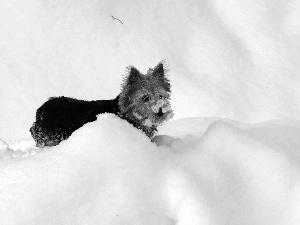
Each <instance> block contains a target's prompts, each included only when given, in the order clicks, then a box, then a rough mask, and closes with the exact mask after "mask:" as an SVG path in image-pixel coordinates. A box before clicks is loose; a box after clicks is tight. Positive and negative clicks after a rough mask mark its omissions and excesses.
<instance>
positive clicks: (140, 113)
mask: <svg viewBox="0 0 300 225" xmlns="http://www.w3.org/2000/svg"><path fill="white" fill-rule="evenodd" d="M128 71H129V73H128V76H126V77H125V78H124V83H123V85H122V91H121V93H120V94H119V95H118V96H117V97H116V98H115V99H112V100H96V101H85V100H78V99H75V98H69V97H64V96H60V97H51V98H50V99H49V100H48V101H47V102H45V103H44V104H43V105H42V106H41V107H40V108H39V109H38V110H37V112H36V122H34V123H33V125H32V127H31V128H30V132H31V135H32V137H33V138H34V140H35V141H36V145H37V147H44V146H55V145H57V144H59V143H60V142H61V141H62V140H66V139H68V138H69V136H70V135H71V134H72V133H73V132H74V131H75V130H77V129H78V128H80V127H82V126H83V125H84V124H86V123H89V122H93V121H95V120H96V119H97V115H98V114H102V113H113V114H116V115H118V116H119V117H121V118H123V119H125V120H127V121H128V122H129V123H131V124H133V125H134V126H135V127H136V128H138V129H141V130H142V131H143V132H144V133H145V134H146V135H147V136H148V137H150V138H152V137H153V135H154V133H155V132H156V131H157V127H158V126H159V125H160V124H161V123H163V122H165V121H167V120H169V119H170V118H172V117H173V110H171V106H170V102H169V99H170V93H171V90H170V88H171V85H170V81H169V79H168V78H167V77H166V74H165V69H164V65H163V62H160V63H159V64H158V65H157V66H156V67H155V68H154V69H149V70H148V72H147V74H145V75H143V74H141V73H140V72H139V71H138V70H137V69H136V68H135V67H133V66H130V67H128Z"/></svg>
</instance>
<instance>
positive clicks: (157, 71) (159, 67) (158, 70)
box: [152, 62, 165, 78]
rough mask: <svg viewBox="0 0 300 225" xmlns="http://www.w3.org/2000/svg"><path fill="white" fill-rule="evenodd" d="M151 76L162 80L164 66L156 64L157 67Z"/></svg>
mask: <svg viewBox="0 0 300 225" xmlns="http://www.w3.org/2000/svg"><path fill="white" fill-rule="evenodd" d="M152 76H154V77H157V78H164V76H165V70H164V64H163V63H162V62H160V63H158V64H157V66H156V67H154V69H153V72H152Z"/></svg>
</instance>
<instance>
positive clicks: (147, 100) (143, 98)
mask: <svg viewBox="0 0 300 225" xmlns="http://www.w3.org/2000/svg"><path fill="white" fill-rule="evenodd" d="M142 100H143V101H144V102H149V100H150V97H149V95H145V96H143V97H142Z"/></svg>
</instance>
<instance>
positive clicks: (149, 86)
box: [119, 62, 174, 129]
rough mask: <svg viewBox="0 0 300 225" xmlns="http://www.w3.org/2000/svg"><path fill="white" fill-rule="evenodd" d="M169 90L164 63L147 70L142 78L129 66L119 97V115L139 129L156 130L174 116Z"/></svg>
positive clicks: (169, 85) (141, 75)
mask: <svg viewBox="0 0 300 225" xmlns="http://www.w3.org/2000/svg"><path fill="white" fill-rule="evenodd" d="M170 88H171V84H170V80H169V79H168V78H167V76H166V71H165V68H164V64H163V62H160V63H159V64H158V65H157V66H156V67H154V68H153V69H149V70H148V72H147V74H145V75H143V74H141V73H140V72H139V71H138V70H137V69H136V68H135V67H129V68H128V75H127V76H126V77H125V79H124V83H123V85H122V92H121V94H120V97H119V107H120V111H121V113H122V115H124V116H125V117H126V119H129V120H130V121H135V122H136V123H138V124H139V125H140V126H141V127H145V128H147V127H148V128H151V127H153V128H155V129H156V127H157V126H158V125H160V124H161V123H163V122H165V121H167V120H169V119H171V118H172V117H173V115H174V113H173V110H171V105H170V94H171V89H170Z"/></svg>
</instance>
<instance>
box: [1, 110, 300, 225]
mask: <svg viewBox="0 0 300 225" xmlns="http://www.w3.org/2000/svg"><path fill="white" fill-rule="evenodd" d="M179 124H182V126H181V128H182V129H178V125H179ZM162 132H164V134H172V135H173V136H174V137H175V139H174V140H173V141H172V142H171V143H169V144H168V146H161V147H157V146H156V145H155V144H154V143H152V142H150V140H149V139H148V138H147V137H146V136H145V135H144V134H143V133H142V132H141V131H139V130H137V129H135V128H134V127H132V126H131V125H130V124H128V123H127V122H126V121H123V120H121V119H119V118H118V117H117V116H114V115H111V114H105V115H100V116H99V117H98V120H97V121H95V122H93V123H89V124H86V125H85V126H84V127H82V128H80V129H79V130H77V131H76V132H74V133H73V135H72V136H71V137H70V138H69V139H68V140H66V141H64V142H62V143H61V144H60V145H59V146H56V147H52V148H46V149H36V148H31V149H26V150H25V151H27V152H29V151H34V152H35V154H33V155H29V156H26V157H24V156H22V155H18V156H14V157H13V156H12V155H9V154H7V155H6V157H4V158H2V161H1V164H0V177H1V182H0V202H1V205H0V215H1V223H3V224H8V225H9V224H22V225H23V224H32V225H35V224H36V225H40V224H55V225H57V224H72V225H74V224H168V225H170V224H178V225H179V224H180V225H186V224H209V225H212V224H216V225H223V224H224V225H225V224H231V225H235V224H236V225H240V224H249V225H250V224H251V225H252V224H253V225H254V224H255V225H259V224H262V225H268V224H270V225H271V224H272V225H274V224H278V225H279V224H280V225H285V224H289V225H293V224H295V225H296V224H299V223H300V213H299V212H300V180H299V176H300V170H299V161H300V155H299V151H298V150H299V148H300V141H299V138H298V134H299V132H300V122H299V121H270V122H267V123H263V124H256V125H247V124H240V123H237V122H234V121H225V120H219V119H217V118H190V119H182V120H177V121H173V122H170V123H169V124H168V125H166V126H165V127H164V128H163V129H162ZM162 139H163V138H162ZM162 141H163V140H162ZM4 148H5V147H4ZM24 154H25V153H24Z"/></svg>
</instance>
